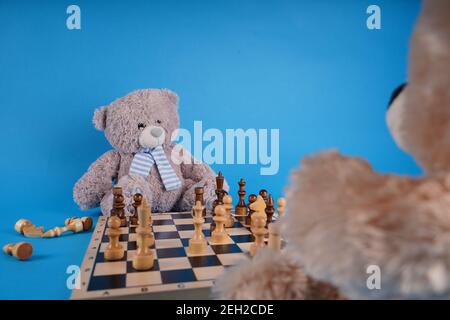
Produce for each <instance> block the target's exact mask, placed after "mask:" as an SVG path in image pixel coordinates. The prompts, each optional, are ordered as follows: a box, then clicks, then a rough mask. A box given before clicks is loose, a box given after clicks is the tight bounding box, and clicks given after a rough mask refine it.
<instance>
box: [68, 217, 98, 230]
mask: <svg viewBox="0 0 450 320" xmlns="http://www.w3.org/2000/svg"><path fill="white" fill-rule="evenodd" d="M77 220H80V221H81V223H82V224H83V231H89V230H91V228H92V225H93V224H94V221H93V220H92V218H91V217H81V218H79V217H70V218H67V219H65V220H64V225H65V226H68V225H69V224H73V223H75V222H76V221H77Z"/></svg>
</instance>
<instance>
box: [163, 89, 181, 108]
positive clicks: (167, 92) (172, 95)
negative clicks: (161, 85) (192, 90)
mask: <svg viewBox="0 0 450 320" xmlns="http://www.w3.org/2000/svg"><path fill="white" fill-rule="evenodd" d="M162 93H163V94H164V95H165V96H166V97H167V98H169V100H170V102H172V103H173V104H174V105H175V106H176V107H177V106H178V101H179V98H178V95H177V94H176V93H175V92H173V91H171V90H169V89H163V90H162Z"/></svg>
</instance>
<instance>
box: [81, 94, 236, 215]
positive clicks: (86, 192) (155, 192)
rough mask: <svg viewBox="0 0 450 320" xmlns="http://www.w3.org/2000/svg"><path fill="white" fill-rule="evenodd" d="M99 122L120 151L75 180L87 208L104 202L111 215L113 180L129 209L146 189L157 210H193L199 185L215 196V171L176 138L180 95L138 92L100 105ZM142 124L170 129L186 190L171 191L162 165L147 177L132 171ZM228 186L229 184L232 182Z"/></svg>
mask: <svg viewBox="0 0 450 320" xmlns="http://www.w3.org/2000/svg"><path fill="white" fill-rule="evenodd" d="M93 122H94V126H95V127H96V128H97V129H98V130H102V131H104V133H105V136H106V138H107V139H108V141H109V142H110V144H111V146H112V147H113V148H114V149H113V150H110V151H108V152H107V153H105V154H104V155H103V156H101V157H100V158H98V159H97V160H96V161H95V162H94V163H93V164H92V165H91V166H90V167H89V169H88V171H87V172H86V173H85V174H84V175H83V176H82V177H81V178H80V180H78V182H77V183H76V184H75V186H74V191H73V196H74V199H75V202H76V203H77V204H78V205H79V206H80V208H81V209H83V210H87V209H91V208H95V207H98V206H99V205H101V209H102V212H103V214H105V215H108V214H109V212H110V210H111V206H112V188H113V181H117V186H121V187H122V188H123V191H124V195H125V204H126V205H127V209H128V208H131V203H132V195H133V194H134V193H136V192H141V193H143V194H144V195H145V196H146V197H147V198H148V199H149V200H150V203H151V206H152V211H153V212H167V211H187V210H190V209H191V208H192V206H193V204H194V199H195V192H194V189H195V187H197V186H203V187H204V188H205V202H206V204H207V205H210V204H211V203H212V201H213V200H214V197H215V193H214V190H215V173H214V172H213V171H212V170H211V168H210V167H209V166H208V165H206V164H204V163H202V164H194V160H193V157H192V156H191V155H190V154H189V152H188V151H186V150H184V149H182V148H181V146H180V145H175V144H172V143H171V141H170V139H171V136H172V133H173V132H174V130H176V129H177V128H178V127H179V117H178V96H177V95H176V94H175V93H173V92H171V91H169V90H159V89H146V90H137V91H134V92H132V93H130V94H128V95H127V96H125V97H122V98H120V99H117V100H116V101H114V102H112V103H111V104H110V105H108V106H105V107H101V108H99V109H97V110H96V111H95V113H94V119H93ZM140 123H143V124H145V125H147V126H150V125H157V126H160V127H162V128H163V129H164V130H165V134H166V136H165V137H166V138H165V143H164V145H163V148H164V151H165V153H166V157H167V159H168V160H169V162H170V163H171V165H172V168H173V169H174V171H175V173H176V174H177V176H178V177H179V178H180V179H181V181H182V187H181V188H180V189H178V190H174V191H166V190H165V189H164V186H163V184H162V181H161V177H160V175H159V173H158V170H157V169H156V166H153V168H152V170H151V173H150V175H149V176H148V177H147V178H141V177H134V176H129V175H128V171H129V168H130V165H131V161H132V159H133V156H134V154H135V153H136V152H137V151H138V150H139V149H140V146H139V135H140V132H141V131H140V129H139V127H138V126H139V124H140ZM182 159H190V163H189V162H186V161H184V162H182V161H181V160H182ZM225 188H226V189H227V188H228V186H227V185H226V184H225Z"/></svg>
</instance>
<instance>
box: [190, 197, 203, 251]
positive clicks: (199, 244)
mask: <svg viewBox="0 0 450 320" xmlns="http://www.w3.org/2000/svg"><path fill="white" fill-rule="evenodd" d="M203 209H204V207H203V206H202V203H201V202H200V201H196V202H195V206H194V208H193V210H194V218H193V221H194V227H195V231H194V235H193V236H192V239H190V240H189V247H188V252H189V253H190V254H202V253H205V252H206V249H207V246H208V243H207V242H206V239H205V235H204V234H203V232H202V225H203V223H205V219H203Z"/></svg>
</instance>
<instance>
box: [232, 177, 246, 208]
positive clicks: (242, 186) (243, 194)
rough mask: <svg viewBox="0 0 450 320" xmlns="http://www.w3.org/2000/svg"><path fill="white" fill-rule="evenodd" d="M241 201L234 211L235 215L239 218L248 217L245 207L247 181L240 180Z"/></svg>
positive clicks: (239, 193)
mask: <svg viewBox="0 0 450 320" xmlns="http://www.w3.org/2000/svg"><path fill="white" fill-rule="evenodd" d="M238 185H239V191H238V195H239V201H238V203H237V205H236V208H235V209H234V214H235V215H237V216H245V215H247V206H246V205H245V189H244V187H245V181H244V179H241V180H239V183H238Z"/></svg>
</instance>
